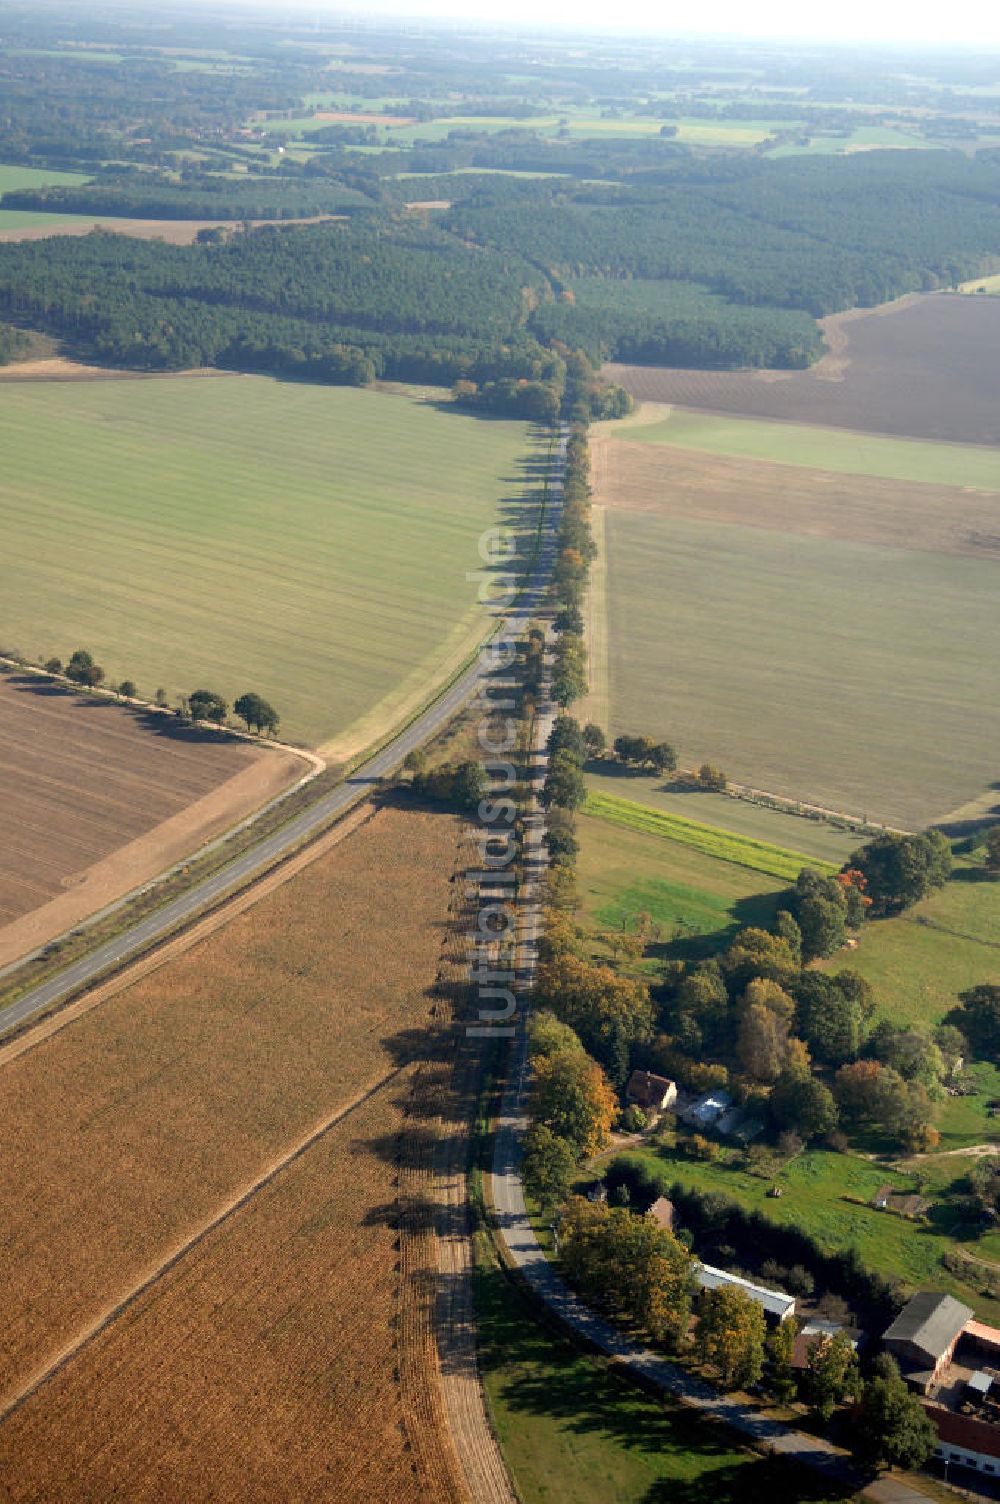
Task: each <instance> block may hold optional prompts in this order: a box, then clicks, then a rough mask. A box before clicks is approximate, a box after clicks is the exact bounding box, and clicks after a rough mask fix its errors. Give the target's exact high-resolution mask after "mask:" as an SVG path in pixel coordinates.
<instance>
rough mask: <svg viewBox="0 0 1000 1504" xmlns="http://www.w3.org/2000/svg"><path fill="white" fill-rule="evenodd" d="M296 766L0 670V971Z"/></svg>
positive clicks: (260, 797)
mask: <svg viewBox="0 0 1000 1504" xmlns="http://www.w3.org/2000/svg"><path fill="white" fill-rule="evenodd" d="M306 771H307V764H306V763H305V761H304V760H303V759H302V758H300V757H297V756H295V755H294V754H292V753H285V752H275V751H269V750H267V749H266V748H256V747H253V746H251V745H250V744H249V743H248V742H241V741H237V740H235V739H233V738H227V737H217V736H213V735H212V734H211V733H204V732H199V731H195V730H193V729H191V728H182V727H180V726H178V725H177V724H176V723H175V722H174V721H173V720H172V719H168V718H164V717H161V716H155V715H147V714H145V713H143V712H137V711H135V710H130V709H128V708H126V707H125V706H122V705H116V704H115V703H114V702H113V701H110V700H106V699H100V700H95V699H88V698H85V697H84V696H81V695H75V694H72V693H69V692H68V691H64V690H60V689H58V688H56V687H55V686H54V685H52V684H49V683H46V682H45V681H42V680H39V679H37V678H34V677H32V676H28V675H22V674H6V675H3V674H0V966H3V965H7V964H8V963H9V962H10V961H12V960H15V959H16V958H17V957H18V956H21V955H24V954H25V953H26V952H27V951H29V950H32V949H33V948H34V947H35V946H37V945H41V944H44V943H45V942H46V941H48V940H50V939H52V938H53V937H54V936H55V935H59V934H62V933H63V932H64V931H65V930H67V929H70V928H72V927H73V925H75V924H77V923H79V922H80V920H81V919H83V918H85V917H86V916H87V915H88V914H92V913H94V912H96V911H97V910H98V909H100V908H103V907H104V905H105V904H108V903H111V902H112V901H113V900H114V899H116V898H119V897H121V895H122V894H123V893H127V892H129V891H130V890H131V889H132V888H134V887H137V886H138V885H139V884H140V883H142V882H145V881H148V879H150V878H151V877H154V876H155V875H156V874H157V873H158V872H161V871H163V869H164V868H165V867H168V866H170V865H171V864H172V863H173V862H176V861H179V860H181V859H182V858H183V857H184V856H186V855H187V854H188V853H189V852H192V851H194V850H195V849H196V848H197V847H198V846H199V845H201V844H202V843H203V842H204V841H207V840H209V839H210V838H211V837H212V836H213V835H217V834H218V833H219V832H220V831H223V830H226V829H228V828H229V827H230V826H231V825H234V824H235V823H236V822H237V821H238V820H239V819H241V818H242V816H244V815H246V814H247V813H248V812H249V811H251V810H253V809H255V808H257V807H258V806H259V805H261V804H264V803H265V802H266V801H267V800H268V799H269V798H271V797H272V796H273V795H274V794H276V793H277V792H278V791H279V790H280V789H282V788H284V787H286V786H287V785H288V784H289V783H291V782H292V781H293V780H294V779H296V778H300V777H301V776H302V775H303V774H304V773H305V772H306Z"/></svg>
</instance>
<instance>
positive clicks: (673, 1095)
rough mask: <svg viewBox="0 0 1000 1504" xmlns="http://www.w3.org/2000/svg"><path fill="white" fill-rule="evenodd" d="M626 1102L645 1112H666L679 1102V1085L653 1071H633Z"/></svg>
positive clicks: (627, 1087) (629, 1080)
mask: <svg viewBox="0 0 1000 1504" xmlns="http://www.w3.org/2000/svg"><path fill="white" fill-rule="evenodd" d="M625 1100H626V1102H627V1103H628V1104H629V1106H630V1107H641V1108H642V1110H643V1112H651V1113H658V1112H665V1111H666V1110H667V1108H669V1107H673V1105H674V1103H675V1102H676V1101H677V1084H676V1082H674V1081H671V1080H670V1079H669V1078H668V1077H667V1076H657V1075H654V1073H653V1072H652V1071H633V1072H632V1074H631V1076H629V1078H628V1085H627V1086H626V1088H625Z"/></svg>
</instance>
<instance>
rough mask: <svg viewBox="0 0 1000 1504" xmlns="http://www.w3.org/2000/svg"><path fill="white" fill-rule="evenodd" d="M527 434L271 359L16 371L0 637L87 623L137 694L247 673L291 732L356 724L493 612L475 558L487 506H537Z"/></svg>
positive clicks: (74, 642) (497, 509)
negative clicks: (40, 378)
mask: <svg viewBox="0 0 1000 1504" xmlns="http://www.w3.org/2000/svg"><path fill="white" fill-rule="evenodd" d="M528 445H529V432H528V429H527V427H526V426H525V425H524V424H520V423H514V422H505V421H489V420H481V419H477V418H474V417H471V416H463V415H460V414H458V413H456V412H454V411H451V410H449V409H448V408H447V407H440V406H438V405H437V404H436V403H434V402H427V401H421V400H419V399H418V398H417V397H416V396H406V395H388V394H385V393H379V392H373V391H363V390H357V389H354V388H345V387H321V386H308V385H304V384H300V385H297V384H293V383H280V382H275V381H271V380H269V379H267V378H264V377H249V376H225V377H218V378H212V377H205V378H199V379H196V378H185V377H175V378H166V379H155V380H146V381H141V380H138V381H137V380H129V379H121V380H113V381H97V382H87V383H83V382H81V383H74V384H60V385H54V384H46V385H7V386H6V387H5V388H4V390H3V401H2V403H0V452H2V453H3V458H4V463H3V474H2V477H0V519H2V527H3V540H4V542H3V550H2V553H0V601H2V606H0V643H2V644H3V645H4V646H5V647H7V648H17V649H20V650H21V651H22V652H25V653H27V654H29V655H31V656H40V657H43V658H44V657H47V656H49V655H51V654H55V655H58V656H60V657H62V658H64V659H65V658H66V657H68V655H69V653H70V652H71V651H72V650H73V649H74V648H76V647H78V646H81V645H84V646H87V647H88V648H89V649H90V650H91V651H92V652H93V654H94V656H95V658H96V660H97V661H98V662H99V663H101V664H102V665H103V666H104V668H105V670H106V673H107V676H108V678H109V679H118V678H121V677H125V676H127V677H129V678H131V679H134V680H135V682H136V683H137V684H138V686H139V689H140V691H141V692H142V693H144V694H146V695H149V696H152V693H153V691H154V690H155V689H156V688H157V687H161V686H162V687H163V688H165V689H166V690H167V693H168V694H169V696H170V697H171V699H173V698H174V697H175V696H176V695H178V694H180V693H181V692H190V691H191V690H193V689H196V688H199V687H208V688H211V689H215V690H217V691H218V692H220V693H221V694H223V695H224V696H225V697H226V698H227V699H230V700H231V699H232V698H233V697H234V696H235V695H237V694H239V693H240V692H241V691H242V690H244V689H246V688H248V687H253V688H256V689H257V690H259V692H260V693H262V694H263V695H265V696H266V697H267V698H268V699H269V700H271V701H272V703H273V704H274V705H275V706H276V708H277V709H278V711H279V713H280V714H281V716H282V731H283V734H284V735H286V736H287V737H289V738H291V739H294V740H296V741H301V742H306V743H309V744H317V743H321V742H326V741H327V740H328V739H331V738H338V739H342V738H344V736H345V734H346V736H347V739H348V740H349V741H350V742H351V743H352V744H354V743H357V742H358V741H360V742H361V743H364V742H365V741H367V740H368V739H370V737H372V736H374V735H375V734H377V733H379V732H380V731H382V730H384V729H385V728H386V726H387V724H391V722H392V720H393V719H394V718H395V717H396V716H398V715H400V714H402V713H403V712H404V711H405V710H407V709H408V708H410V709H412V708H416V705H417V704H419V703H420V700H421V699H422V698H423V697H424V696H426V694H427V692H428V691H429V690H430V689H431V688H432V687H433V685H434V683H435V681H439V680H440V679H441V678H442V677H443V676H444V675H445V674H446V673H447V672H448V671H449V670H450V669H452V668H454V667H456V666H457V665H458V663H459V662H460V661H461V660H462V658H463V656H464V655H465V654H466V653H467V652H468V651H470V650H471V648H472V647H473V645H474V644H475V642H476V641H478V640H479V638H480V637H481V635H482V633H483V632H484V630H485V628H486V625H487V618H486V615H485V611H484V609H483V608H482V607H481V606H479V605H477V603H476V599H475V597H476V589H477V587H476V584H475V582H469V581H468V580H467V579H466V571H469V570H475V569H476V568H477V567H478V566H479V555H478V550H477V542H478V539H479V536H480V534H481V533H482V531H483V529H484V528H486V527H488V526H489V525H491V524H492V523H494V522H495V521H496V519H497V517H498V515H500V514H501V513H502V514H503V516H504V517H505V518H506V519H507V520H509V521H511V522H512V524H513V525H514V526H515V527H519V526H521V525H522V524H523V525H525V526H527V525H528V524H529V523H530V521H531V517H530V515H529V511H528V509H529V503H528V502H526V501H524V500H523V490H524V482H523V470H522V468H521V465H522V462H523V460H524V458H525V456H526V452H527V449H528ZM342 749H343V748H342V746H341V748H340V750H342Z"/></svg>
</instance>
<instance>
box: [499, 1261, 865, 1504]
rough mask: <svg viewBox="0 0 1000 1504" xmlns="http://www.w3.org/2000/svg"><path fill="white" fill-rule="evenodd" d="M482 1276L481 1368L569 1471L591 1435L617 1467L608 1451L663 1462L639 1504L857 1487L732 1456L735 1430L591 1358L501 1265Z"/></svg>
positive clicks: (701, 1502) (773, 1498) (713, 1503)
mask: <svg viewBox="0 0 1000 1504" xmlns="http://www.w3.org/2000/svg"><path fill="white" fill-rule="evenodd" d="M475 1279H476V1307H477V1315H478V1322H477V1326H478V1345H479V1362H480V1366H481V1368H482V1369H483V1371H484V1372H485V1373H486V1374H487V1375H494V1376H495V1380H494V1381H495V1382H498V1384H499V1390H500V1397H501V1400H502V1404H503V1406H504V1408H505V1409H506V1410H507V1411H509V1412H510V1418H511V1420H512V1422H513V1423H514V1424H515V1425H516V1422H517V1417H518V1416H522V1417H527V1416H531V1417H534V1418H535V1419H546V1420H548V1421H550V1422H551V1423H552V1426H551V1430H552V1432H553V1436H554V1438H557V1439H559V1441H560V1442H561V1446H560V1450H561V1451H562V1452H563V1453H564V1455H566V1459H567V1460H566V1462H565V1463H564V1464H563V1465H564V1466H566V1465H568V1464H570V1463H571V1459H572V1457H573V1455H574V1453H575V1452H576V1451H577V1450H578V1448H579V1442H574V1439H575V1438H579V1441H583V1440H584V1439H585V1438H588V1437H593V1438H594V1439H595V1441H597V1442H599V1443H603V1445H604V1448H605V1451H604V1454H603V1455H604V1457H605V1458H606V1459H607V1464H608V1465H613V1463H614V1454H613V1452H611V1451H610V1448H616V1449H618V1450H619V1451H623V1452H625V1453H626V1454H631V1455H632V1457H634V1458H635V1459H639V1458H648V1459H650V1463H651V1464H652V1462H653V1459H656V1461H657V1462H658V1463H659V1466H660V1467H661V1468H662V1470H663V1471H664V1472H665V1473H666V1476H665V1477H660V1478H658V1479H656V1480H655V1481H654V1482H652V1483H650V1484H649V1486H648V1487H647V1488H646V1490H645V1491H644V1492H643V1493H642V1494H641V1495H639V1494H636V1495H634V1496H633V1495H631V1494H630V1497H635V1498H636V1499H637V1500H638V1499H640V1498H641V1501H642V1504H678V1501H679V1504H757V1501H758V1500H759V1499H761V1498H767V1499H768V1500H769V1501H770V1504H793V1501H794V1504H799V1501H802V1504H806V1501H807V1500H810V1499H824V1500H830V1499H833V1498H836V1497H844V1498H848V1497H850V1496H851V1492H852V1491H851V1490H850V1489H843V1490H841V1489H839V1488H838V1487H837V1486H836V1484H831V1483H830V1482H829V1481H827V1480H821V1479H819V1478H814V1477H812V1476H811V1475H810V1474H809V1473H807V1472H805V1471H804V1470H800V1469H799V1468H798V1467H796V1466H795V1465H794V1464H790V1463H787V1462H785V1461H782V1460H780V1459H758V1458H755V1457H753V1456H751V1455H750V1454H749V1453H744V1458H745V1460H740V1459H739V1458H738V1457H734V1453H736V1454H739V1453H740V1452H741V1451H742V1450H743V1449H742V1448H741V1447H740V1444H739V1442H738V1441H737V1440H736V1439H735V1438H734V1437H733V1436H732V1435H731V1434H730V1433H729V1432H727V1431H726V1430H724V1429H723V1428H722V1427H720V1426H715V1425H711V1424H707V1423H705V1422H704V1421H699V1420H698V1419H697V1418H695V1417H694V1416H693V1415H692V1414H691V1413H690V1412H689V1411H686V1410H684V1409H682V1408H680V1407H679V1406H675V1405H671V1404H666V1405H664V1404H663V1403H661V1402H660V1401H659V1399H658V1398H657V1397H654V1396H653V1394H647V1393H645V1392H644V1391H643V1390H642V1389H640V1388H639V1386H638V1385H635V1384H633V1383H631V1382H630V1381H628V1380H627V1379H625V1378H622V1377H619V1376H618V1375H616V1374H615V1373H614V1372H613V1371H611V1370H610V1369H609V1368H608V1367H607V1366H606V1365H604V1364H602V1363H599V1362H593V1361H591V1360H589V1359H588V1358H587V1357H586V1356H584V1355H583V1354H581V1353H580V1352H579V1351H578V1350H577V1349H576V1347H575V1346H574V1345H572V1344H571V1343H570V1342H569V1341H567V1340H566V1338H565V1336H564V1335H563V1334H562V1332H561V1331H560V1329H559V1328H558V1326H556V1324H555V1323H554V1322H553V1321H552V1320H551V1318H549V1317H548V1316H547V1315H546V1313H545V1312H544V1310H542V1309H540V1308H539V1307H538V1306H537V1305H536V1304H535V1302H534V1301H533V1300H532V1299H531V1297H530V1296H528V1295H526V1294H525V1293H524V1292H523V1291H522V1290H521V1288H520V1287H519V1286H518V1285H517V1283H516V1282H515V1281H512V1280H511V1279H510V1278H509V1276H507V1275H506V1274H505V1273H504V1272H503V1271H502V1270H501V1269H499V1268H498V1267H497V1266H496V1265H493V1266H491V1267H488V1268H480V1269H478V1270H477V1271H476V1276H475ZM555 1455H558V1454H555ZM597 1456H598V1457H601V1453H600V1452H598V1454H597ZM625 1465H626V1467H627V1466H628V1464H627V1463H626V1464H625ZM609 1497H610V1495H609Z"/></svg>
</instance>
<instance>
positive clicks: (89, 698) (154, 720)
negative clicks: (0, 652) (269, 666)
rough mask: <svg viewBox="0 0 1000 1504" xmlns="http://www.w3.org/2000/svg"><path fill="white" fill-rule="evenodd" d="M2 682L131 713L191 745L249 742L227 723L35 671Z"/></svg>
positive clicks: (149, 727)
mask: <svg viewBox="0 0 1000 1504" xmlns="http://www.w3.org/2000/svg"><path fill="white" fill-rule="evenodd" d="M2 682H3V683H5V684H9V685H10V686H11V688H13V689H16V690H17V691H18V692H19V693H21V694H28V695H31V696H33V697H34V698H35V699H44V700H63V701H65V702H66V703H67V704H70V705H72V707H73V708H74V709H76V710H81V711H84V710H117V711H119V712H120V713H121V714H123V715H128V716H130V717H131V718H132V720H133V721H135V722H137V724H138V725H139V726H141V727H142V729H143V730H144V731H148V732H150V733H151V734H152V735H154V736H159V737H164V738H166V739H167V740H168V741H173V742H183V743H185V744H187V745H189V746H205V745H220V744H222V743H225V742H228V743H230V744H233V743H239V744H241V745H244V746H246V745H248V743H247V742H246V739H245V738H244V737H242V736H236V735H234V734H233V733H232V732H231V731H229V730H227V729H226V727H224V726H218V727H209V726H204V725H194V724H192V722H190V721H186V720H183V719H182V718H181V717H180V716H178V715H175V714H174V712H173V711H171V710H151V709H147V708H145V707H144V706H141V705H130V704H129V703H128V702H127V701H126V700H118V699H115V698H114V697H113V696H112V695H91V694H88V693H87V691H86V690H85V689H80V690H75V689H69V688H68V687H67V686H65V685H63V684H57V683H55V682H54V681H53V680H52V679H44V678H42V677H41V676H37V677H36V676H35V675H34V674H16V675H10V676H5V677H4V679H3V681H2Z"/></svg>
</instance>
